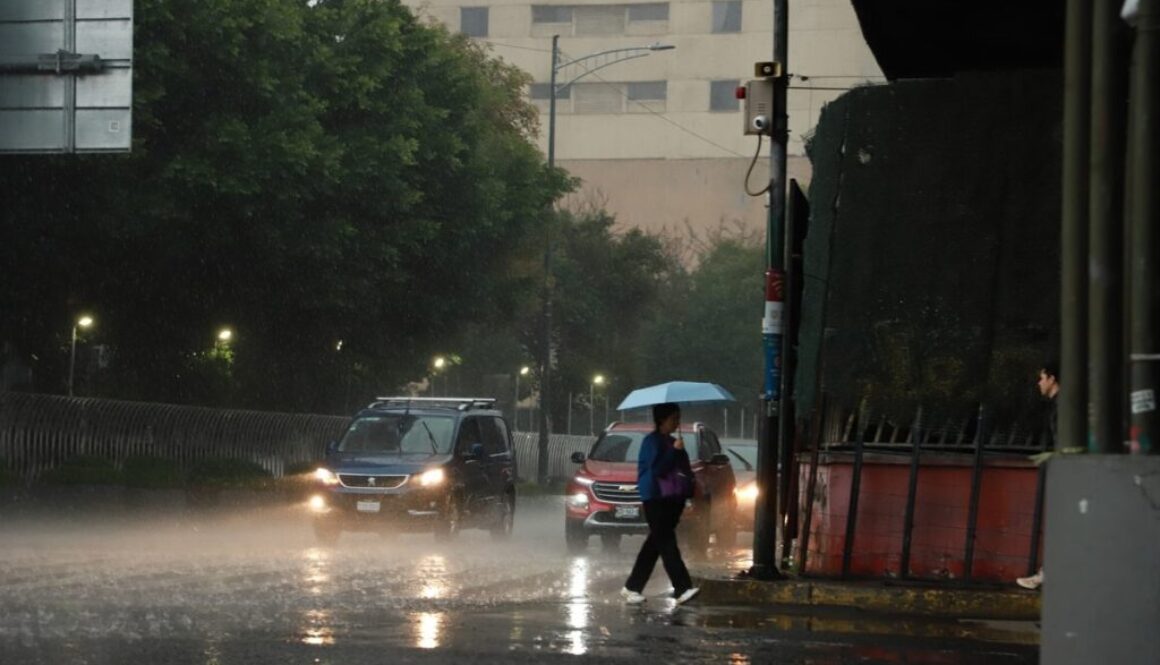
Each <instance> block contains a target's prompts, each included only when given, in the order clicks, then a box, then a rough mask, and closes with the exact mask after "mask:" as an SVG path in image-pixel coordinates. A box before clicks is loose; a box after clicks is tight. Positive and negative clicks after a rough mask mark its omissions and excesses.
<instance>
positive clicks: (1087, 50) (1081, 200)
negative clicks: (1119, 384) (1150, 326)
mask: <svg viewBox="0 0 1160 665" xmlns="http://www.w3.org/2000/svg"><path fill="white" fill-rule="evenodd" d="M1091 25H1092V3H1091V1H1090V0H1069V1H1068V3H1067V30H1066V32H1067V34H1066V36H1065V37H1066V42H1065V43H1066V52H1065V53H1064V63H1063V64H1064V71H1063V220H1062V227H1061V229H1060V236H1061V237H1060V243H1061V254H1062V256H1061V263H1062V272H1063V274H1062V276H1061V282H1060V287H1061V288H1060V295H1061V302H1060V310H1059V314H1060V319H1061V320H1060V337H1061V340H1060V358H1059V369H1060V373H1061V374H1062V379H1063V388H1061V389H1060V392H1059V397H1058V398H1057V399H1058V401H1059V440H1057V441H1056V442H1055V447H1056V449H1057V450H1060V449H1063V450H1068V449H1071V450H1074V449H1086V448H1087V432H1088V409H1087V407H1088V400H1087V396H1088V372H1087V369H1088V355H1087V354H1088V344H1087V342H1088V340H1087V331H1088V328H1087V326H1088V313H1087V311H1088V310H1087V284H1088V265H1087V262H1088V204H1089V200H1088V187H1089V186H1090V182H1089V179H1088V167H1089V165H1090V145H1091V144H1090V142H1089V137H1088V135H1089V133H1090V132H1091V73H1092V69H1091V62H1092V58H1091V54H1092V29H1091Z"/></svg>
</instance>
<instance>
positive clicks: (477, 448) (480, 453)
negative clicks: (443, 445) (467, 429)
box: [467, 443, 486, 459]
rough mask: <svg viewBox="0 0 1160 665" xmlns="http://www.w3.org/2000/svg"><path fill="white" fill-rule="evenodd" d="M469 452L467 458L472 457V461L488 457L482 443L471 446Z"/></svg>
mask: <svg viewBox="0 0 1160 665" xmlns="http://www.w3.org/2000/svg"><path fill="white" fill-rule="evenodd" d="M468 451H469V452H468V453H467V456H468V457H470V458H471V459H483V458H484V457H486V453H484V450H483V444H482V443H473V444H471V447H470V448H468Z"/></svg>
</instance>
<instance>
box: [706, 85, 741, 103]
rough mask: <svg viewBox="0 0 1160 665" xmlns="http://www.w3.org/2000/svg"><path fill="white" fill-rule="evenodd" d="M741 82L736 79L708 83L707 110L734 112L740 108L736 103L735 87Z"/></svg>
mask: <svg viewBox="0 0 1160 665" xmlns="http://www.w3.org/2000/svg"><path fill="white" fill-rule="evenodd" d="M740 84H741V82H740V81H738V80H737V79H729V80H725V81H710V82H709V110H710V111H736V110H738V109H740V108H741V104H740V102H738V101H737V86H738V85H740Z"/></svg>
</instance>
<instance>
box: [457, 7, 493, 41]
mask: <svg viewBox="0 0 1160 665" xmlns="http://www.w3.org/2000/svg"><path fill="white" fill-rule="evenodd" d="M459 31H460V32H462V33H463V34H465V35H467V36H468V37H486V36H487V7H460V8H459Z"/></svg>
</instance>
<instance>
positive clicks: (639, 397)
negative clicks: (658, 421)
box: [616, 381, 737, 411]
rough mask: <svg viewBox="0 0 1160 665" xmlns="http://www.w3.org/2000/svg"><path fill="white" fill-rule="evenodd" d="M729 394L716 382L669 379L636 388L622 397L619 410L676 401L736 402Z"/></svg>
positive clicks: (689, 402)
mask: <svg viewBox="0 0 1160 665" xmlns="http://www.w3.org/2000/svg"><path fill="white" fill-rule="evenodd" d="M736 401H737V400H736V399H734V398H733V395H730V394H729V391H728V390H725V389H724V388H722V387H721V386H719V385H717V384H716V383H699V382H696V381H670V382H668V383H661V384H658V385H655V386H649V387H647V388H637V389H636V390H634V391H632V392H631V393H629V394H628V397H625V398H624V401H623V402H621V403H620V406H618V407H616V408H617V409H618V410H620V411H626V410H628V409H640V408H643V407H646V406H652V405H654V404H664V403H665V402H676V403H677V404H714V403H722V402H736Z"/></svg>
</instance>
